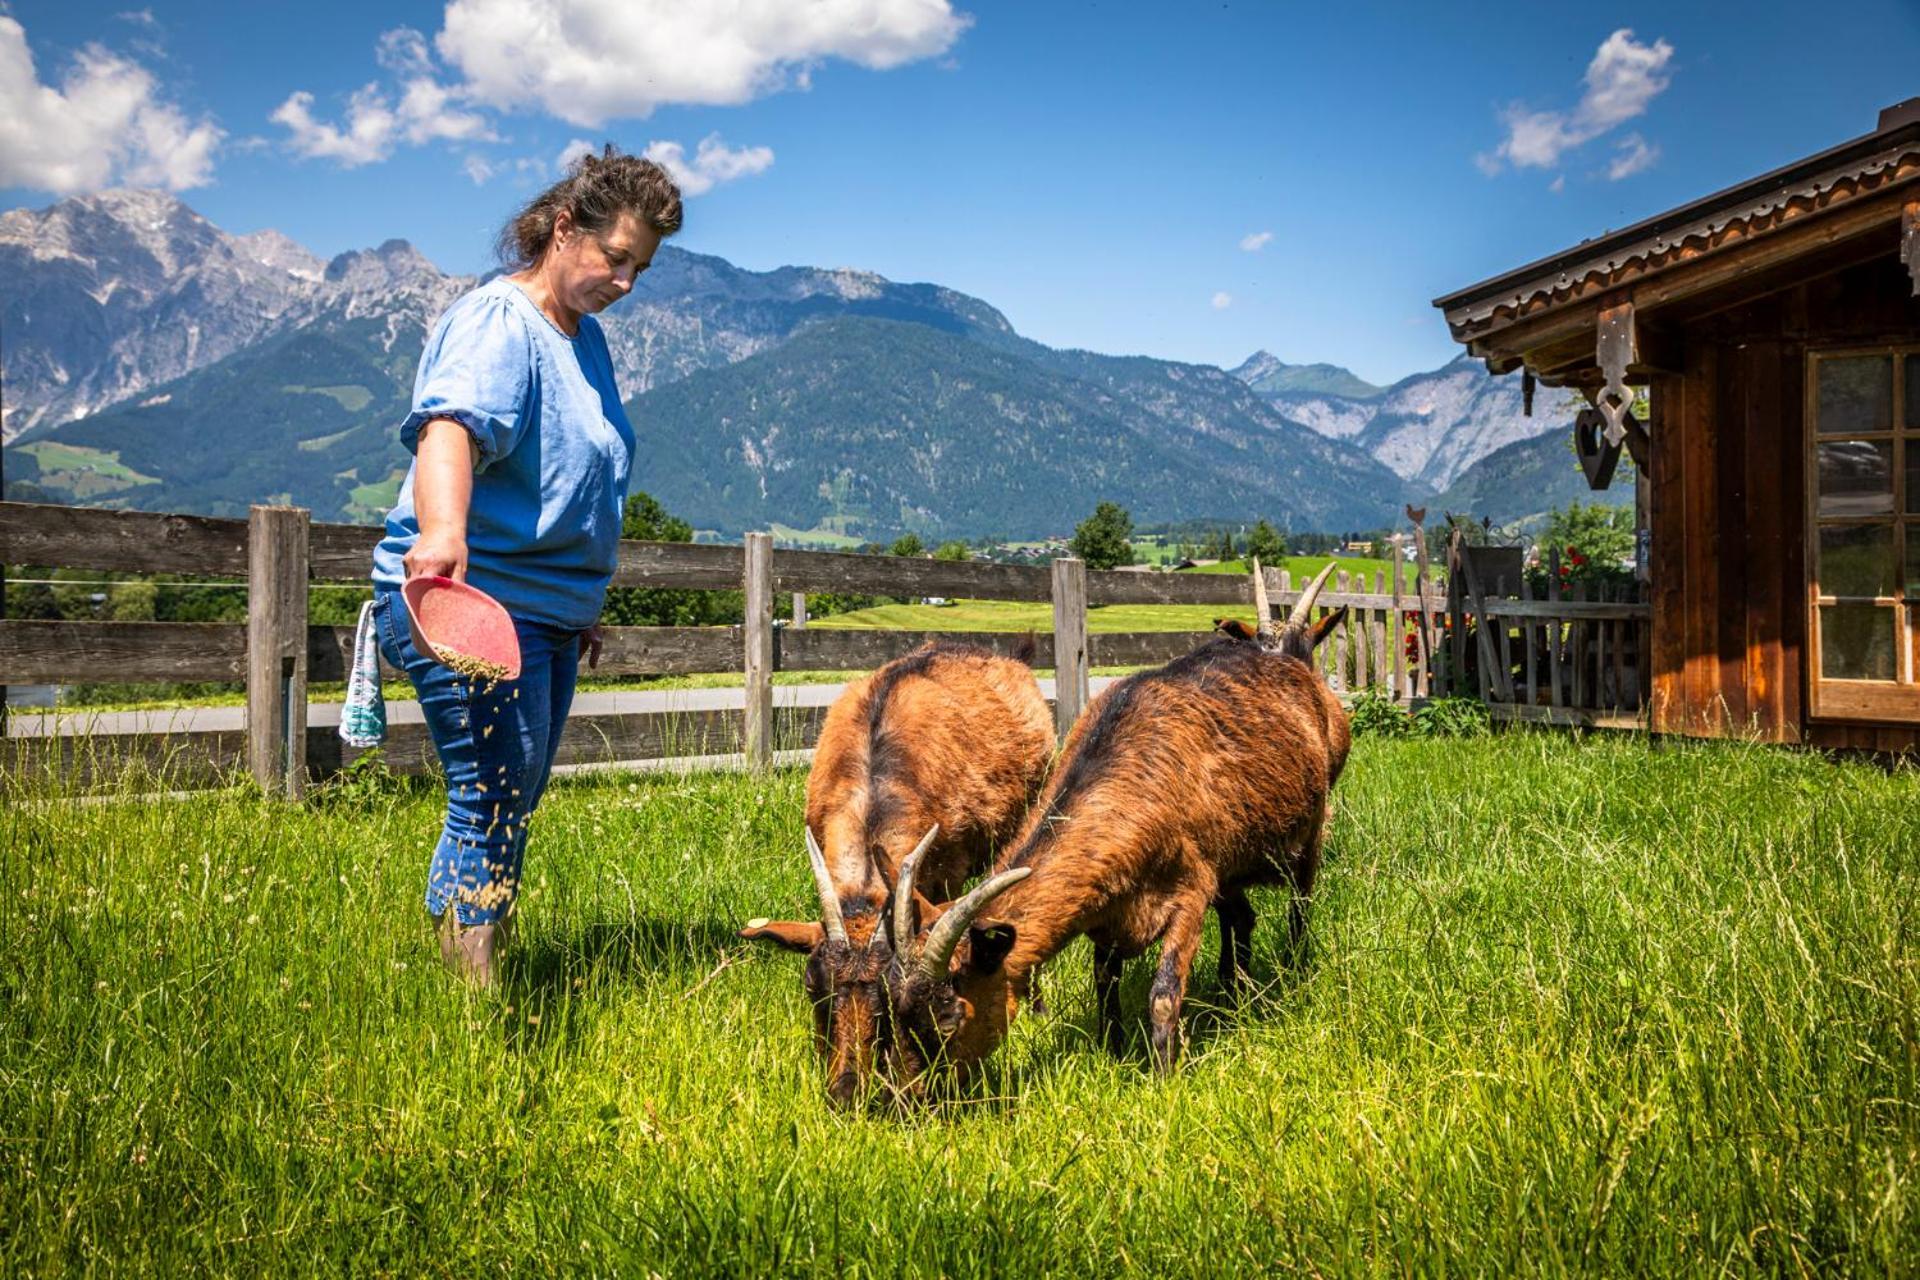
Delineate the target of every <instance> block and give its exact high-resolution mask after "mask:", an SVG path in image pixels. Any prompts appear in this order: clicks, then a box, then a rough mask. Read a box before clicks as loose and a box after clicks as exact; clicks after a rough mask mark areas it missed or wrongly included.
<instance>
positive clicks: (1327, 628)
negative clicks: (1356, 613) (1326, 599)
mask: <svg viewBox="0 0 1920 1280" xmlns="http://www.w3.org/2000/svg"><path fill="white" fill-rule="evenodd" d="M1346 616H1347V606H1345V605H1341V606H1340V607H1339V608H1338V609H1335V610H1333V611H1332V612H1331V613H1329V614H1327V616H1326V617H1324V618H1322V619H1320V621H1318V622H1316V623H1314V624H1313V625H1312V626H1310V627H1308V628H1307V639H1308V641H1310V642H1311V645H1312V647H1316V648H1317V647H1318V646H1319V644H1320V642H1321V641H1322V640H1325V639H1326V638H1327V637H1328V636H1329V635H1331V634H1333V629H1334V628H1335V627H1337V626H1339V625H1340V619H1342V618H1344V617H1346Z"/></svg>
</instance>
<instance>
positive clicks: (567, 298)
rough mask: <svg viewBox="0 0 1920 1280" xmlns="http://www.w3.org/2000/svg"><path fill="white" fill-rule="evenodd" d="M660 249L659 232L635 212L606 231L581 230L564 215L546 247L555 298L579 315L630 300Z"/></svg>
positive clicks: (547, 268)
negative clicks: (629, 296) (638, 281)
mask: <svg viewBox="0 0 1920 1280" xmlns="http://www.w3.org/2000/svg"><path fill="white" fill-rule="evenodd" d="M659 247H660V233H659V232H657V231H655V230H654V229H653V228H651V227H649V226H648V225H647V224H646V223H644V222H642V221H640V219H639V218H638V217H636V216H635V215H634V214H632V213H631V212H625V213H622V214H621V215H620V217H619V219H618V220H617V221H615V222H614V224H613V225H612V226H611V227H609V228H607V229H606V230H604V231H582V230H581V229H580V228H578V227H576V226H574V225H573V217H572V215H571V214H568V213H564V212H563V213H561V214H560V216H559V217H558V218H557V219H555V221H554V227H553V241H552V243H551V245H550V246H549V247H548V249H547V264H546V275H547V284H548V287H549V288H551V289H552V290H553V300H554V301H555V302H556V303H558V304H559V305H560V306H561V307H562V308H563V309H565V310H566V311H568V312H570V313H572V314H574V315H576V316H579V315H592V314H594V313H595V312H597V311H601V310H603V309H605V308H606V307H608V306H610V305H612V304H613V303H616V302H618V301H620V299H622V298H624V297H626V296H627V294H628V292H629V291H630V290H632V288H633V284H634V281H636V280H638V279H639V278H640V273H641V272H642V271H645V270H646V269H647V268H648V267H649V266H650V265H652V263H653V254H654V251H655V250H656V249H658V248H659Z"/></svg>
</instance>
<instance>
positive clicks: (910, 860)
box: [893, 822, 940, 950]
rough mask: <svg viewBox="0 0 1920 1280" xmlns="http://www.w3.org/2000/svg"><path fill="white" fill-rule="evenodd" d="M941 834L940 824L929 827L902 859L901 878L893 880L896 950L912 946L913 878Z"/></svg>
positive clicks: (894, 940) (894, 941)
mask: <svg viewBox="0 0 1920 1280" xmlns="http://www.w3.org/2000/svg"><path fill="white" fill-rule="evenodd" d="M939 836H940V824H939V823H937V822H936V823H934V824H933V825H932V826H931V827H929V828H927V834H925V835H924V836H921V837H920V843H919V844H917V845H915V846H913V852H912V853H909V854H908V855H907V856H906V857H904V858H902V859H901V860H900V878H899V879H898V880H895V881H894V882H893V945H894V948H895V949H896V950H898V949H899V948H901V947H903V946H910V945H911V944H912V941H913V934H914V918H913V914H914V913H913V878H914V876H916V875H918V874H919V871H920V859H921V858H922V857H924V856H925V855H926V852H927V850H928V849H930V848H932V847H933V842H934V841H935V840H937V839H938V838H939Z"/></svg>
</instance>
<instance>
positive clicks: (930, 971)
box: [920, 867, 1033, 982]
mask: <svg viewBox="0 0 1920 1280" xmlns="http://www.w3.org/2000/svg"><path fill="white" fill-rule="evenodd" d="M1032 874H1033V868H1032V867H1015V868H1014V869H1013V870H1011V871H1002V872H1001V873H1000V874H999V875H997V876H992V877H990V878H989V879H987V880H986V881H985V882H984V883H983V884H980V885H978V886H976V887H975V888H974V890H973V892H971V893H969V894H968V895H967V896H966V897H964V898H962V899H960V901H958V902H956V903H954V904H953V905H952V906H951V907H949V908H947V913H946V914H945V915H943V916H941V917H940V918H939V919H938V920H936V921H935V922H934V925H933V930H932V931H931V932H930V933H928V934H927V945H926V949H925V950H923V951H921V953H920V972H921V973H922V974H923V975H925V976H926V978H927V980H928V981H929V982H938V981H940V980H941V979H943V978H945V977H946V976H947V963H948V962H949V961H951V960H952V959H953V951H954V948H955V947H958V946H959V945H960V936H961V935H962V934H964V933H965V932H966V931H967V926H969V925H971V924H972V923H973V922H974V919H975V918H976V917H978V916H979V914H980V913H981V912H982V911H985V910H986V909H987V904H988V903H990V902H992V901H993V900H994V899H995V898H997V897H999V896H1000V895H1001V894H1003V893H1005V892H1006V891H1007V890H1008V889H1011V888H1013V886H1015V885H1016V884H1019V883H1020V882H1021V881H1022V880H1025V879H1026V878H1027V877H1028V876H1030V875H1032Z"/></svg>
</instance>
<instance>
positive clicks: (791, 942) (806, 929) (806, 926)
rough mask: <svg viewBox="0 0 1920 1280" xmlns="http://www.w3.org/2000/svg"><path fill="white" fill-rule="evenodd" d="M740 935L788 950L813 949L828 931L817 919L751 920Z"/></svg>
mask: <svg viewBox="0 0 1920 1280" xmlns="http://www.w3.org/2000/svg"><path fill="white" fill-rule="evenodd" d="M740 936H741V937H743V938H750V939H752V940H754V941H755V942H771V943H773V944H774V945H775V946H777V947H784V948H785V949H786V950H788V951H811V950H813V949H814V948H815V947H817V946H819V945H820V942H821V940H822V939H823V938H825V937H826V936H827V931H826V930H825V929H823V928H821V927H820V923H819V922H818V921H817V920H749V921H747V927H746V928H744V929H742V930H741V931H740Z"/></svg>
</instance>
